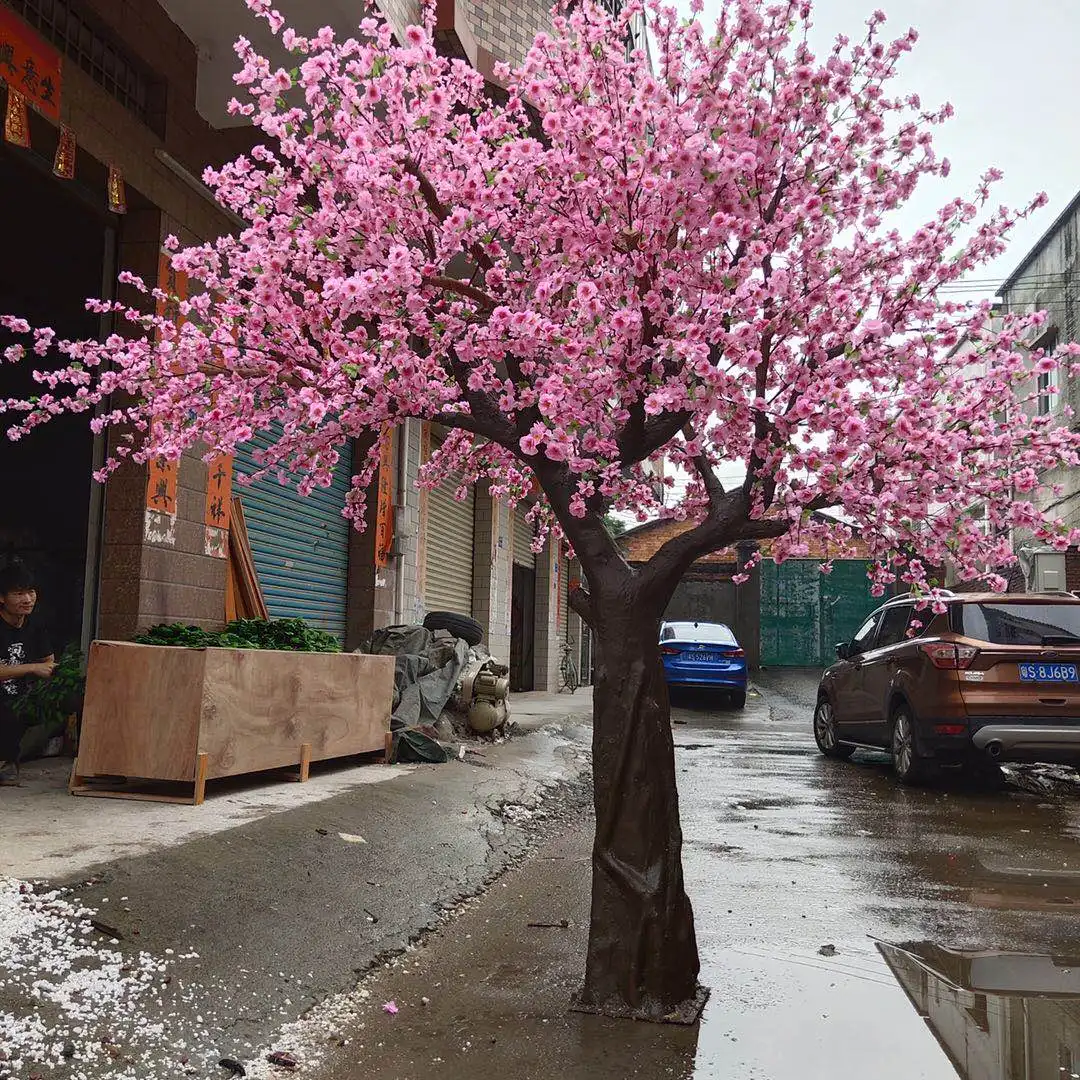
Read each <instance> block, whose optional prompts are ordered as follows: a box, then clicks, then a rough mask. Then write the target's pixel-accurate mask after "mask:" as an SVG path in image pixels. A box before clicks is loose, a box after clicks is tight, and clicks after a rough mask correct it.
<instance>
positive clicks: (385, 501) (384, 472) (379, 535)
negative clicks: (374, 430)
mask: <svg viewBox="0 0 1080 1080" xmlns="http://www.w3.org/2000/svg"><path fill="white" fill-rule="evenodd" d="M393 471H394V439H393V436H392V434H391V432H389V431H387V432H386V433H385V434H384V436H383V442H382V447H381V449H380V451H379V496H378V504H377V506H376V514H375V565H376V566H378V567H383V566H386V565H387V564H388V563H389V562H390V548H391V547H392V545H393V543H394V487H393V479H392V478H393Z"/></svg>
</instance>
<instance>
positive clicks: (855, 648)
mask: <svg viewBox="0 0 1080 1080" xmlns="http://www.w3.org/2000/svg"><path fill="white" fill-rule="evenodd" d="M880 614H881V612H880V611H875V612H874V614H873V615H871V616H870V618H869V619H867V620H866V622H864V623H863V624H862V626H860V627H859V629H858V630H856V631H855V636H854V637H853V638H852V639H851V653H852V655H853V656H857V655H858V654H859V653H864V652H866V651H867V649H870V648H872V642H873V640H874V631H875V630H876V629H877V624H878V616H879V615H880Z"/></svg>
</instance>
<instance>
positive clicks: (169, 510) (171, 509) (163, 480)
mask: <svg viewBox="0 0 1080 1080" xmlns="http://www.w3.org/2000/svg"><path fill="white" fill-rule="evenodd" d="M147 465H148V468H149V475H148V477H147V481H146V509H147V510H156V511H158V513H160V514H175V513H176V478H177V474H178V473H179V471H180V462H178V461H166V459H165V458H163V457H156V458H151V459H150V461H149V462H147Z"/></svg>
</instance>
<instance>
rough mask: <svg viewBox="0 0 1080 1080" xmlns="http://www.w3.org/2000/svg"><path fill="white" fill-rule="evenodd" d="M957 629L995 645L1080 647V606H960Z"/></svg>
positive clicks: (965, 634) (957, 607)
mask: <svg viewBox="0 0 1080 1080" xmlns="http://www.w3.org/2000/svg"><path fill="white" fill-rule="evenodd" d="M954 610H955V615H954V626H955V628H956V630H957V631H958V632H959V633H961V634H963V635H964V636H965V637H971V638H977V639H978V640H980V641H988V642H990V643H992V644H994V645H1050V644H1053V645H1061V644H1067V643H1068V642H1069V641H1070V640H1072V639H1074V638H1075V639H1076V642H1077V644H1080V604H957V605H956V608H955V609H954Z"/></svg>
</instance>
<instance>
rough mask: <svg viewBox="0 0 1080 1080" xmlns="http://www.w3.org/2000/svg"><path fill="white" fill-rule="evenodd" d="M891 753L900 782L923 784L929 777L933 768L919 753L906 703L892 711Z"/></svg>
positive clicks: (909, 711)
mask: <svg viewBox="0 0 1080 1080" xmlns="http://www.w3.org/2000/svg"><path fill="white" fill-rule="evenodd" d="M892 755H893V772H895V773H896V777H897V779H898V780H899V781H900V782H901V783H902V784H924V783H926V781H927V780H929V779H930V775H931V773H932V771H933V769H932V766H931V764H930V762H929V761H927V759H926V758H924V757H923V756H922V755H921V754H920V753H919V747H918V745H917V744H916V742H915V724H914V721H913V720H912V716H911V709H910V708H908V706H907V705H901V706H900V707H899V708H898V709H897V710H896V712H895V713H893V725H892Z"/></svg>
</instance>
